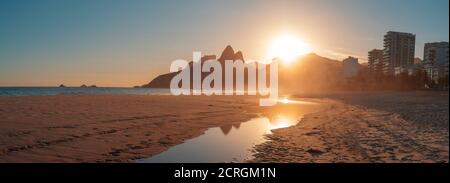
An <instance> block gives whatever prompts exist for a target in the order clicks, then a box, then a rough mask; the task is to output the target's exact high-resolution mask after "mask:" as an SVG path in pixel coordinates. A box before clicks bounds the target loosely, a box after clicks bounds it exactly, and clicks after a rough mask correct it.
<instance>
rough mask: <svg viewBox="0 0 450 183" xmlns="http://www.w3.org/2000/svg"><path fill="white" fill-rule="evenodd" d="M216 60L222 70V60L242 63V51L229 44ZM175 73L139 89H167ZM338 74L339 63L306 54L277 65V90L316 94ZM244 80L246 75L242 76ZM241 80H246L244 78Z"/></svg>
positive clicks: (339, 77) (207, 57) (338, 79)
mask: <svg viewBox="0 0 450 183" xmlns="http://www.w3.org/2000/svg"><path fill="white" fill-rule="evenodd" d="M215 59H217V58H216V56H215V55H205V56H203V57H202V58H201V63H204V62H205V61H207V60H215ZM217 60H218V61H219V62H220V63H221V65H222V68H224V67H223V66H224V65H225V60H242V61H244V62H245V60H244V56H243V54H242V52H241V51H237V52H235V51H234V50H233V48H232V47H231V46H229V45H228V46H227V47H226V48H225V50H223V52H222V54H221V55H220V57H219V58H218V59H217ZM192 64H193V62H192V61H191V62H190V63H189V69H191V70H190V71H191V72H190V74H191V80H192V73H193V72H192ZM267 71H269V70H267ZM179 72H181V71H178V72H171V73H166V74H162V75H159V76H157V77H156V78H155V79H153V80H152V81H150V82H149V83H148V84H145V85H142V87H146V88H170V81H171V80H172V78H173V77H174V76H176V75H177V74H178V73H179ZM341 72H342V64H341V62H339V61H336V60H331V59H328V58H325V57H321V56H319V55H316V54H314V53H310V54H307V55H304V56H302V57H300V58H299V59H298V60H296V61H295V62H293V63H290V64H287V65H284V64H281V65H279V69H278V80H279V88H280V89H284V90H289V91H305V90H307V91H317V90H323V89H330V88H332V87H333V86H334V85H336V84H337V83H339V82H341V81H342V74H341ZM222 73H224V72H222ZM267 73H268V72H267ZM209 74H210V72H202V74H201V78H202V80H203V79H204V78H205V77H206V76H208V75H209ZM245 77H247V76H246V75H245ZM223 80H224V79H223ZM245 80H247V78H246V79H245ZM222 83H223V84H224V83H225V82H224V81H222ZM191 88H192V81H191Z"/></svg>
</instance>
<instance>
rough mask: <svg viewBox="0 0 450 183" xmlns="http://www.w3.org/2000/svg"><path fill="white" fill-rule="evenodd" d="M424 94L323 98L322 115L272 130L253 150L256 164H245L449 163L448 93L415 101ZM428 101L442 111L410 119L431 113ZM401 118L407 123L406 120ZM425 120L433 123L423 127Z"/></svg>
mask: <svg viewBox="0 0 450 183" xmlns="http://www.w3.org/2000/svg"><path fill="white" fill-rule="evenodd" d="M380 94H382V95H380ZM426 94H427V93H423V92H418V93H417V92H416V93H410V94H409V96H405V97H403V98H397V97H399V96H398V95H404V93H400V94H399V93H395V92H394V93H374V94H373V95H371V96H367V93H363V94H362V95H361V94H358V93H351V94H348V93H347V94H334V95H328V96H322V97H324V98H327V99H328V102H326V104H325V105H327V106H326V110H325V111H322V112H321V113H313V114H308V115H306V116H305V118H303V119H302V121H300V122H299V123H298V124H297V125H296V126H292V127H288V128H284V129H277V130H274V133H273V134H271V135H268V136H267V138H268V139H269V141H268V142H266V143H264V144H261V145H258V146H256V148H255V151H256V155H255V159H253V160H251V161H249V162H282V163H286V162H298V163H355V162H361V163H419V162H421V163H448V162H449V155H448V154H449V135H448V93H441V94H442V95H443V97H439V96H432V97H428V98H426V99H430V98H434V99H433V101H423V100H420V99H417V98H414V97H418V96H422V97H423V95H426ZM379 97H383V99H385V101H383V100H380V98H379ZM350 98H351V99H350ZM367 98H370V99H369V100H367ZM442 98H444V101H439V100H441V99H442ZM445 98H446V100H445ZM363 99H366V100H363ZM389 100H391V101H393V102H399V105H401V106H400V108H397V107H398V105H397V106H395V105H393V104H392V103H389V106H386V104H385V102H386V101H389ZM433 102H437V104H441V106H440V107H441V108H443V109H444V111H441V110H438V112H437V113H439V114H434V115H433V114H431V115H429V116H421V115H414V114H411V110H417V111H416V113H418V111H421V110H422V112H431V111H429V110H424V109H427V107H429V106H430V105H431V106H434V104H435V103H433ZM405 104H409V105H405ZM420 107H422V108H420ZM400 109H401V110H403V111H399V110H400ZM445 111H446V112H445ZM402 112H404V113H402ZM405 113H408V114H410V116H409V118H410V119H408V118H407V119H408V120H406V119H405V117H404V116H405ZM419 114H420V113H419ZM436 116H437V117H436ZM427 119H434V120H435V121H431V122H428V123H426V124H425V123H424V121H426V120H427Z"/></svg>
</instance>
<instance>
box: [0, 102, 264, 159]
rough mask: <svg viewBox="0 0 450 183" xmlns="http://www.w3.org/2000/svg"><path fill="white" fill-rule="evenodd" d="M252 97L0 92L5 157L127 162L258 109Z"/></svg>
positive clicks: (1, 154) (0, 143) (0, 155)
mask: <svg viewBox="0 0 450 183" xmlns="http://www.w3.org/2000/svg"><path fill="white" fill-rule="evenodd" d="M256 101H257V100H256V99H251V98H250V97H245V98H244V97H189V96H180V97H175V96H143V95H56V96H31V97H0V106H1V107H0V162H129V161H131V160H133V159H137V158H145V157H149V156H152V155H155V154H158V153H160V152H162V151H164V150H167V149H168V148H169V147H171V146H174V145H176V144H180V143H182V142H183V141H185V140H186V139H190V138H193V137H196V136H199V135H201V134H202V133H203V132H204V131H205V130H206V129H208V128H210V127H216V126H222V125H231V124H235V123H237V122H242V121H246V120H248V119H250V118H251V117H255V115H256V114H255V113H252V112H247V111H252V110H253V111H254V110H255V109H256V106H257V105H256Z"/></svg>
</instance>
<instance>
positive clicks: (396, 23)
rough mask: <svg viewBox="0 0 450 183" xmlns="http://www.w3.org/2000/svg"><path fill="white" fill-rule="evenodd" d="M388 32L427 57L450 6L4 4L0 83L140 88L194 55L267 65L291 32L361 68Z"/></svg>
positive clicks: (369, 2) (206, 0)
mask: <svg viewBox="0 0 450 183" xmlns="http://www.w3.org/2000/svg"><path fill="white" fill-rule="evenodd" d="M387 31H401V32H410V33H414V34H416V49H415V54H416V56H417V57H420V58H422V57H423V46H424V43H426V42H436V41H448V40H449V1H448V0H432V1H429V0H376V1H374V0H292V1H291V0H284V1H283V0H279V1H271V0H246V1H242V0H226V1H225V0H190V1H184V0H165V1H156V0H155V1H153V0H133V1H126V0H39V1H35V0H2V1H0V86H57V85H59V84H65V85H68V86H80V85H82V84H86V85H92V84H95V85H98V86H121V87H122V86H123V87H130V86H135V85H142V84H145V83H148V82H149V81H150V80H151V79H152V78H154V77H155V76H157V75H159V74H161V73H166V72H168V71H169V67H170V63H171V62H172V61H173V60H175V59H185V60H192V52H193V51H201V52H202V53H203V54H216V55H219V54H220V53H221V51H222V50H223V49H224V48H225V47H226V46H227V45H231V46H232V47H233V48H234V49H235V50H236V51H237V50H241V51H242V52H243V53H244V57H245V58H246V59H254V60H259V59H262V58H264V57H265V56H266V55H267V52H268V51H267V49H268V47H269V44H270V42H271V41H272V40H273V39H274V38H276V37H277V36H279V35H280V34H283V33H285V32H289V33H291V34H294V35H296V36H298V37H300V38H301V39H302V40H304V41H305V42H307V43H308V44H309V45H310V47H311V49H312V51H313V52H315V53H317V54H319V55H321V56H325V57H329V58H332V59H337V60H341V59H343V58H345V57H347V56H354V57H357V58H359V60H360V61H361V62H365V61H367V52H368V51H369V50H371V49H374V48H382V44H383V42H382V41H383V35H384V34H385V33H386V32H387Z"/></svg>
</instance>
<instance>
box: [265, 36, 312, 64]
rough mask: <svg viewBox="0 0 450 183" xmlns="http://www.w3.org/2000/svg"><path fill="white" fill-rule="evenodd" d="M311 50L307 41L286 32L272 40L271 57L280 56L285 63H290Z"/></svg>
mask: <svg viewBox="0 0 450 183" xmlns="http://www.w3.org/2000/svg"><path fill="white" fill-rule="evenodd" d="M310 51H311V49H310V47H309V45H308V44H307V43H306V42H304V41H303V40H301V39H299V38H297V37H295V36H293V35H290V34H285V35H282V36H280V37H278V38H276V39H275V40H273V41H272V43H271V44H270V46H269V58H270V59H273V58H279V59H281V60H282V61H283V62H284V63H290V62H292V61H294V60H295V59H296V58H297V57H299V56H302V55H305V54H307V53H309V52H310Z"/></svg>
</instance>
